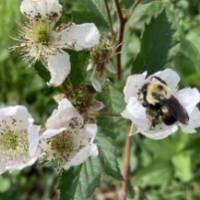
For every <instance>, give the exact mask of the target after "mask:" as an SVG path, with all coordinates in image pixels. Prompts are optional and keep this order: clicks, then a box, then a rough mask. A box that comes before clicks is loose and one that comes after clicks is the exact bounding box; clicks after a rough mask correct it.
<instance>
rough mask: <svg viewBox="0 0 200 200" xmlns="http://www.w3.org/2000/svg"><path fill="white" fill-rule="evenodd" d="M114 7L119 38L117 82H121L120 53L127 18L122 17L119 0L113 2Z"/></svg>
mask: <svg viewBox="0 0 200 200" xmlns="http://www.w3.org/2000/svg"><path fill="white" fill-rule="evenodd" d="M115 6H116V10H117V14H118V18H119V38H118V44H117V49H116V60H117V80H121V76H122V66H121V51H122V43H123V39H124V32H125V26H126V22H127V18H126V17H124V16H123V13H122V9H121V6H120V3H119V0H115Z"/></svg>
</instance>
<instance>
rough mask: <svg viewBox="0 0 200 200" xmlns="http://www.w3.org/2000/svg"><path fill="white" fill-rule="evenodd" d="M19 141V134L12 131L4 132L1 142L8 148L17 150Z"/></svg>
mask: <svg viewBox="0 0 200 200" xmlns="http://www.w3.org/2000/svg"><path fill="white" fill-rule="evenodd" d="M18 142H19V138H18V136H17V135H16V134H14V133H13V132H11V131H9V132H7V133H4V134H3V135H2V136H1V143H2V145H3V146H4V148H5V149H7V150H16V149H17V146H18Z"/></svg>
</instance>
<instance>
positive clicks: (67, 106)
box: [46, 98, 83, 129]
mask: <svg viewBox="0 0 200 200" xmlns="http://www.w3.org/2000/svg"><path fill="white" fill-rule="evenodd" d="M72 119H76V122H77V123H79V124H80V126H82V124H83V118H82V116H81V115H80V114H79V113H78V111H77V110H76V109H75V108H74V107H73V105H72V104H71V103H70V101H69V100H68V99H66V98H65V99H62V100H61V101H60V102H59V103H58V109H56V110H54V112H53V113H52V115H51V116H50V117H49V119H48V120H47V122H46V128H47V129H60V128H66V127H67V125H68V123H69V122H70V120H72Z"/></svg>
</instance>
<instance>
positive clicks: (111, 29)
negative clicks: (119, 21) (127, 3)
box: [104, 0, 115, 35]
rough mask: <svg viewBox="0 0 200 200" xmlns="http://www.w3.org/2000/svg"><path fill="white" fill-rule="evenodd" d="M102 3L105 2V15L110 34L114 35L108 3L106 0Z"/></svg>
mask: <svg viewBox="0 0 200 200" xmlns="http://www.w3.org/2000/svg"><path fill="white" fill-rule="evenodd" d="M104 4H105V7H106V12H107V15H108V22H109V26H110V31H111V33H112V35H114V34H115V33H114V30H113V23H112V17H111V12H110V8H109V5H108V0H104Z"/></svg>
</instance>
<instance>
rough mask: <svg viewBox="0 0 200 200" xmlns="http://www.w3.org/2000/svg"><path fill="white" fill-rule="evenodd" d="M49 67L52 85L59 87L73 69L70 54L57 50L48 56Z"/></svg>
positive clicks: (50, 83)
mask: <svg viewBox="0 0 200 200" xmlns="http://www.w3.org/2000/svg"><path fill="white" fill-rule="evenodd" d="M47 62H48V67H47V69H48V70H49V72H50V74H51V79H50V81H49V83H48V84H49V85H50V86H54V87H57V86H59V85H61V84H62V83H63V82H64V80H65V79H66V77H67V76H68V74H69V73H70V70H71V63H70V58H69V54H67V53H65V52H64V51H62V52H57V53H56V54H54V55H49V56H48V58H47Z"/></svg>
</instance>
